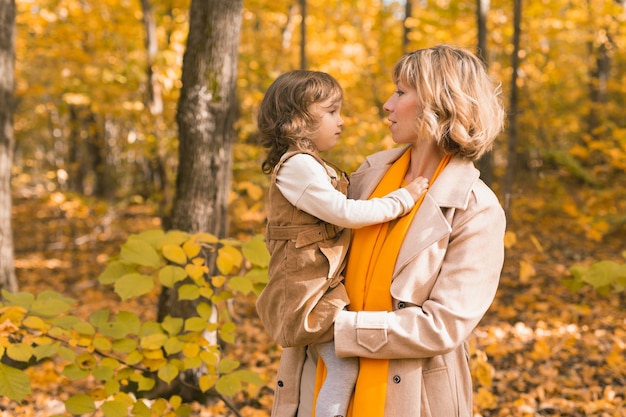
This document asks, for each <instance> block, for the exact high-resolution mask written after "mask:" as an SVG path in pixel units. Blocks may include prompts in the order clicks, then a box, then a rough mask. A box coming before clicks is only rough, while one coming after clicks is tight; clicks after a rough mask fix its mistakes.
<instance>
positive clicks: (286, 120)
mask: <svg viewBox="0 0 626 417" xmlns="http://www.w3.org/2000/svg"><path fill="white" fill-rule="evenodd" d="M328 99H333V100H336V101H341V100H342V99H343V89H342V88H341V86H340V85H339V83H338V82H337V80H336V79H335V78H333V77H332V76H331V75H329V74H327V73H325V72H320V71H306V70H296V71H290V72H286V73H284V74H281V75H280V76H279V77H278V78H277V79H276V80H275V81H274V82H273V83H272V85H270V87H269V88H268V89H267V92H266V93H265V96H264V97H263V101H262V102H261V107H260V109H259V116H258V120H257V122H258V128H259V132H260V134H261V139H260V143H261V145H263V146H264V147H265V148H267V149H268V151H267V158H266V159H265V161H263V164H262V169H263V172H264V173H266V174H269V173H271V172H272V170H273V169H274V167H275V166H276V164H277V163H278V162H279V161H280V158H281V156H282V155H283V154H284V153H285V152H286V151H287V149H289V147H291V146H295V147H296V148H298V149H300V150H304V151H315V146H314V145H313V142H312V141H311V139H310V137H311V135H312V134H313V133H315V131H316V130H317V129H318V127H319V124H320V117H319V116H318V115H316V114H315V113H313V112H312V111H311V105H312V104H314V103H319V102H321V101H325V100H328Z"/></svg>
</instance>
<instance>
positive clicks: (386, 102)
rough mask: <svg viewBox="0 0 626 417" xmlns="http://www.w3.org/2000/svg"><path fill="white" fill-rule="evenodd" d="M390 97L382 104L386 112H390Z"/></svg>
mask: <svg viewBox="0 0 626 417" xmlns="http://www.w3.org/2000/svg"><path fill="white" fill-rule="evenodd" d="M390 101H391V99H387V101H385V103H384V104H383V110H384V111H386V112H389V113H391V103H390Z"/></svg>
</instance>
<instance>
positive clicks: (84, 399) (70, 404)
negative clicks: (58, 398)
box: [65, 394, 96, 415]
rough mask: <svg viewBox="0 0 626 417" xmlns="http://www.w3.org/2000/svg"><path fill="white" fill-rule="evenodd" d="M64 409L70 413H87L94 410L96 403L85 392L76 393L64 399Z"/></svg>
mask: <svg viewBox="0 0 626 417" xmlns="http://www.w3.org/2000/svg"><path fill="white" fill-rule="evenodd" d="M65 409H66V410H67V412H68V413H71V414H78V415H80V414H89V413H93V412H94V411H96V404H95V403H94V401H93V399H92V398H91V397H90V396H89V395H87V394H77V395H74V396H72V397H70V398H69V399H68V400H67V401H65Z"/></svg>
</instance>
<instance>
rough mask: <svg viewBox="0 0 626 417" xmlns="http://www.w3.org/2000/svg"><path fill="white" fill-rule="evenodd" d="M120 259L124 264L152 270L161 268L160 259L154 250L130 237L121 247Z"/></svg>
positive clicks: (142, 241)
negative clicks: (127, 263)
mask: <svg viewBox="0 0 626 417" xmlns="http://www.w3.org/2000/svg"><path fill="white" fill-rule="evenodd" d="M120 258H121V259H122V260H123V261H126V262H130V263H133V264H137V265H142V266H149V267H152V268H158V267H160V266H161V258H160V257H159V254H158V253H157V251H156V249H154V247H153V246H152V245H150V244H149V243H148V242H146V241H145V240H141V239H139V238H137V237H132V236H131V237H130V238H129V239H128V240H127V241H126V243H125V244H123V245H122V250H121V252H120Z"/></svg>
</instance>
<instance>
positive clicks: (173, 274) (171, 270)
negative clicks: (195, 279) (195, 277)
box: [159, 265, 187, 288]
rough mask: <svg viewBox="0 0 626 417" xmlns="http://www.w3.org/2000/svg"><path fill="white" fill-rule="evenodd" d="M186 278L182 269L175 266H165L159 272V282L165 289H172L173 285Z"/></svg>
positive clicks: (185, 273)
mask: <svg viewBox="0 0 626 417" xmlns="http://www.w3.org/2000/svg"><path fill="white" fill-rule="evenodd" d="M185 278H187V272H185V269H184V268H181V267H180V266H176V265H166V266H164V267H163V268H161V269H160V270H159V281H160V282H161V285H163V286H164V287H167V288H173V287H174V284H176V283H177V282H180V281H182V280H184V279H185Z"/></svg>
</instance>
